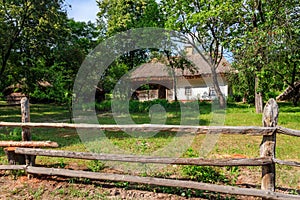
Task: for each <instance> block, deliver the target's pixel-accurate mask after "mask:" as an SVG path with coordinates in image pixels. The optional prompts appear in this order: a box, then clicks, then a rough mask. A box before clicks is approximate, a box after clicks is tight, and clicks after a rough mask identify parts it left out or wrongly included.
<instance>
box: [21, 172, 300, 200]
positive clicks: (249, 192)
mask: <svg viewBox="0 0 300 200" xmlns="http://www.w3.org/2000/svg"><path fill="white" fill-rule="evenodd" d="M26 171H27V173H29V174H40V175H50V176H64V177H75V178H88V179H92V180H109V181H125V182H132V183H139V184H149V185H158V186H168V187H181V188H189V189H197V190H208V191H213V192H220V193H225V194H232V195H245V196H256V197H263V198H268V199H286V200H293V199H298V200H299V197H300V196H299V195H288V194H282V193H278V192H271V191H263V190H258V189H250V188H238V187H232V186H223V185H214V184H208V183H200V182H194V181H183V180H174V179H164V178H153V177H139V176H131V175H121V174H108V173H99V172H97V173H95V172H87V171H78V170H67V169H53V168H52V169H49V168H43V167H31V166H28V167H27V169H26Z"/></svg>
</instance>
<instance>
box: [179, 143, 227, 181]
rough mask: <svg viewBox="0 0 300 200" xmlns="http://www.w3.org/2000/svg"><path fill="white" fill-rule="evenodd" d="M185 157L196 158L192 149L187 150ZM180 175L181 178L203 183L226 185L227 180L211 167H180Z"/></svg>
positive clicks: (196, 155) (196, 154)
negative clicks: (221, 183)
mask: <svg viewBox="0 0 300 200" xmlns="http://www.w3.org/2000/svg"><path fill="white" fill-rule="evenodd" d="M185 155H186V156H187V157H198V153H196V152H195V151H194V150H193V149H191V148H189V149H188V150H187V151H186V153H185ZM181 173H182V175H183V176H185V177H188V178H189V179H192V180H196V181H198V182H204V183H220V182H223V183H228V179H227V177H226V176H225V175H224V174H221V173H220V172H218V171H216V170H215V169H214V168H213V167H209V166H194V165H186V166H183V167H181Z"/></svg>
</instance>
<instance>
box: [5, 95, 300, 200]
mask: <svg viewBox="0 0 300 200" xmlns="http://www.w3.org/2000/svg"><path fill="white" fill-rule="evenodd" d="M277 118H278V106H277V104H276V102H275V101H274V100H270V101H268V103H267V105H266V106H265V109H264V115H263V124H264V126H265V127H256V126H243V127H230V126H181V125H153V124H143V125H95V124H66V123H30V122H29V123H12V122H0V127H22V129H30V128H65V129H97V130H106V131H143V132H153V131H166V132H177V131H180V132H187V133H190V132H196V133H197V134H206V133H208V132H209V133H210V134H219V133H222V134H234V135H235V134H242V135H253V136H263V140H262V143H261V146H260V157H259V158H233V159H204V158H169V157H165V158H164V157H151V156H135V155H116V154H96V153H88V152H71V151H62V150H50V149H35V148H22V147H21V148H20V147H17V148H15V150H14V151H15V153H16V154H22V155H26V156H30V155H32V156H50V157H64V158H76V159H86V160H106V161H122V162H139V163H157V164H177V165H196V166H261V167H262V183H261V190H259V189H252V188H239V187H233V186H223V185H215V184H208V183H201V182H195V181H186V180H174V179H164V178H154V177H139V176H131V175H123V174H122V175H121V174H107V173H95V172H87V171H79V170H67V169H54V168H46V167H35V166H29V165H0V170H25V171H26V172H27V173H28V174H41V175H52V176H64V177H79V178H89V179H94V180H110V181H126V182H133V183H140V184H150V185H158V186H171V187H182V188H190V189H199V190H205V191H212V192H220V193H225V194H232V195H246V196H256V197H262V198H263V199H300V196H299V195H290V194H283V193H278V192H275V176H276V174H275V173H276V169H275V164H280V165H289V166H295V167H300V163H299V162H294V161H284V160H279V159H276V157H275V148H276V135H277V134H285V135H289V136H296V137H300V131H299V130H292V129H287V128H283V127H278V126H277ZM0 146H1V142H0ZM2 146H5V145H2ZM6 146H7V144H6Z"/></svg>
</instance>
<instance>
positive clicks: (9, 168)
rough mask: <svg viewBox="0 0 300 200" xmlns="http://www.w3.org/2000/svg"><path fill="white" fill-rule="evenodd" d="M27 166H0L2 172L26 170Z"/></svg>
mask: <svg viewBox="0 0 300 200" xmlns="http://www.w3.org/2000/svg"><path fill="white" fill-rule="evenodd" d="M24 169H26V165H0V170H24Z"/></svg>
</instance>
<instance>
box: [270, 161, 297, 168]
mask: <svg viewBox="0 0 300 200" xmlns="http://www.w3.org/2000/svg"><path fill="white" fill-rule="evenodd" d="M273 161H274V162H275V163H276V164H279V165H288V166H293V167H300V162H296V161H286V160H279V159H273Z"/></svg>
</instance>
